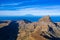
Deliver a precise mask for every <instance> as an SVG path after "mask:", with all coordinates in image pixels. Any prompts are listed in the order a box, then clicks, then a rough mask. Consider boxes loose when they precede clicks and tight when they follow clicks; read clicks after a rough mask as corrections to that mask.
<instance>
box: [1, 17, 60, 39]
mask: <svg viewBox="0 0 60 40" xmlns="http://www.w3.org/2000/svg"><path fill="white" fill-rule="evenodd" d="M7 24H8V25H4V27H2V26H0V27H2V28H0V40H60V22H55V23H54V22H52V20H51V19H50V16H44V17H42V18H40V19H39V20H38V21H37V22H31V21H28V20H20V21H13V22H12V21H11V22H9V23H7ZM0 25H3V23H2V24H1V23H0Z"/></svg>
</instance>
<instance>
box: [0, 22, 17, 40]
mask: <svg viewBox="0 0 60 40" xmlns="http://www.w3.org/2000/svg"><path fill="white" fill-rule="evenodd" d="M17 34H18V24H17V23H16V22H15V21H13V22H11V23H10V24H9V25H8V26H5V27H3V28H1V29H0V40H16V38H17Z"/></svg>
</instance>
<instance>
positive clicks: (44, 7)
mask: <svg viewBox="0 0 60 40" xmlns="http://www.w3.org/2000/svg"><path fill="white" fill-rule="evenodd" d="M26 14H32V15H35V16H44V15H51V16H52V15H54V16H58V15H60V0H0V16H22V15H26Z"/></svg>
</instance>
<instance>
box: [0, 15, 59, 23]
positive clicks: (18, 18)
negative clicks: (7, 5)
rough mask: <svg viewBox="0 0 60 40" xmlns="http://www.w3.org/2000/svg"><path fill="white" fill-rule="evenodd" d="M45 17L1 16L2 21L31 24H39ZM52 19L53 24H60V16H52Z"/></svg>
mask: <svg viewBox="0 0 60 40" xmlns="http://www.w3.org/2000/svg"><path fill="white" fill-rule="evenodd" d="M42 17H43V16H0V21H2V20H14V21H18V20H23V19H25V20H29V21H31V22H37V21H38V20H39V19H40V18H42ZM50 19H51V20H52V21H53V22H60V16H50Z"/></svg>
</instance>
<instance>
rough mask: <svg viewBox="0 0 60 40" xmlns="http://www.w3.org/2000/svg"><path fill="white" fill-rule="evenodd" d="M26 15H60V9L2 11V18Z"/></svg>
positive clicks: (0, 13)
mask: <svg viewBox="0 0 60 40" xmlns="http://www.w3.org/2000/svg"><path fill="white" fill-rule="evenodd" d="M26 14H32V15H36V16H43V15H51V16H52V15H55V16H57V15H60V11H59V9H58V10H56V9H52V10H49V9H39V8H25V9H21V10H14V11H0V16H3V15H4V16H22V15H26Z"/></svg>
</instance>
